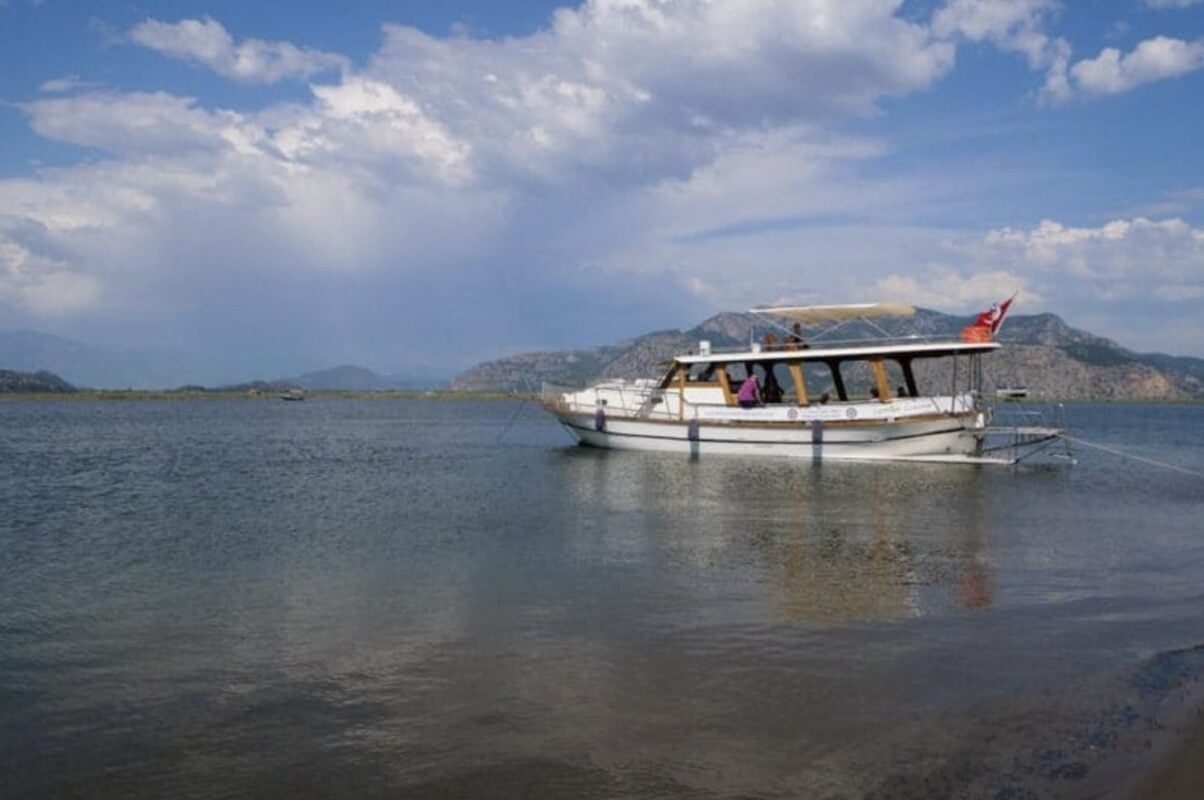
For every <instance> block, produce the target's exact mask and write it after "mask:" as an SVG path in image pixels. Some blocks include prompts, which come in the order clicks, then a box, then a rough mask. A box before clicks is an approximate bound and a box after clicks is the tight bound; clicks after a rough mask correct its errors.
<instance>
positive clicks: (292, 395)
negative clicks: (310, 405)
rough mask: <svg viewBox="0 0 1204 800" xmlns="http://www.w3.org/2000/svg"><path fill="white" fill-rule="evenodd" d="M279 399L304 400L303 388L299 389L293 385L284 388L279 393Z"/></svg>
mask: <svg viewBox="0 0 1204 800" xmlns="http://www.w3.org/2000/svg"><path fill="white" fill-rule="evenodd" d="M280 399H281V400H292V401H296V400H304V399H305V390H304V389H299V388H297V387H293V388H292V389H285V390H284V391H283V392H281V393H280Z"/></svg>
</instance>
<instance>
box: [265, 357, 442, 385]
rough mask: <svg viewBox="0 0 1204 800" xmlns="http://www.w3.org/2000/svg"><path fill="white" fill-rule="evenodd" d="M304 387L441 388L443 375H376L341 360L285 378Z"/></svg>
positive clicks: (285, 380)
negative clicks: (441, 376) (335, 365)
mask: <svg viewBox="0 0 1204 800" xmlns="http://www.w3.org/2000/svg"><path fill="white" fill-rule="evenodd" d="M279 382H287V383H291V384H295V385H297V386H300V387H301V388H303V389H312V390H325V391H336V392H375V391H382V390H387V389H441V388H443V387H445V386H446V385H447V379H446V378H440V377H439V376H437V375H406V374H401V375H379V374H377V373H375V372H373V371H372V370H370V369H368V368H367V367H357V366H354V365H352V364H344V365H342V366H339V367H331V368H330V369H323V370H318V371H317V372H307V373H305V374H304V375H301V376H300V377H297V378H284V379H282V380H281V381H279Z"/></svg>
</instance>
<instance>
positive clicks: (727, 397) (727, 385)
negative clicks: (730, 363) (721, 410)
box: [715, 364, 736, 406]
mask: <svg viewBox="0 0 1204 800" xmlns="http://www.w3.org/2000/svg"><path fill="white" fill-rule="evenodd" d="M715 372H716V373H717V374H718V375H719V385H720V386H722V387H723V402H724V404H726V405H729V406H734V405H735V404H736V395H734V394H732V382H731V381H730V380H729V379H728V377H727V364H716V365H715Z"/></svg>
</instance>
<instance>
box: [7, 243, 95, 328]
mask: <svg viewBox="0 0 1204 800" xmlns="http://www.w3.org/2000/svg"><path fill="white" fill-rule="evenodd" d="M99 288H100V287H99V285H98V282H97V281H96V279H95V278H94V277H93V276H91V275H86V274H84V273H81V272H79V271H78V270H75V269H73V268H71V266H70V265H68V264H66V263H64V262H61V261H56V260H53V259H49V258H45V257H39V256H37V255H35V254H34V253H32V252H30V251H29V250H28V249H27V248H25V247H23V246H22V245H20V244H18V243H17V242H14V241H12V240H11V239H9V238H7V237H5V236H2V235H0V303H4V304H7V305H11V306H14V307H16V308H17V309H24V310H28V311H32V312H34V313H36V314H40V315H43V316H50V317H54V316H59V315H62V314H67V313H70V312H73V311H76V310H78V309H80V308H86V307H88V306H90V305H92V304H93V303H94V302H95V300H96V297H97V295H98V294H99Z"/></svg>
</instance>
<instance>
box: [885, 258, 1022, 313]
mask: <svg viewBox="0 0 1204 800" xmlns="http://www.w3.org/2000/svg"><path fill="white" fill-rule="evenodd" d="M1026 284H1027V280H1026V279H1025V278H1024V276H1022V275H1019V274H1016V273H1015V272H1011V271H1008V270H999V269H996V270H985V271H982V272H975V273H973V274H970V275H963V274H961V273H959V272H956V271H954V270H952V269H948V268H939V269H930V270H928V271H926V272H925V273H923V274H921V275H918V276H917V275H899V274H892V275H887V276H886V277H884V278H881V279H879V280H878V281H877V282H876V284H875V285H876V288H877V290H878V292H879V294H880V295H881V296H882V297H885V298H889V299H891V300H901V301H905V302H908V303H914V304H916V305H921V306H925V307H929V308H944V309H960V310H969V309H975V308H985V307H989V306H990V305H991V304H992V303H997V302H999V301H1000V300H1003V299H1004V298H1005V297H1009V296H1011V295H1013V294H1015V295H1016V300H1017V302H1018V303H1019V305H1020V306H1027V307H1030V308H1031V307H1034V306H1038V305H1039V304H1041V303H1042V302H1044V298H1043V297H1041V295H1040V294H1038V293H1037V292H1034V291H1031V290H1028V289H1026V288H1025V286H1026Z"/></svg>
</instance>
